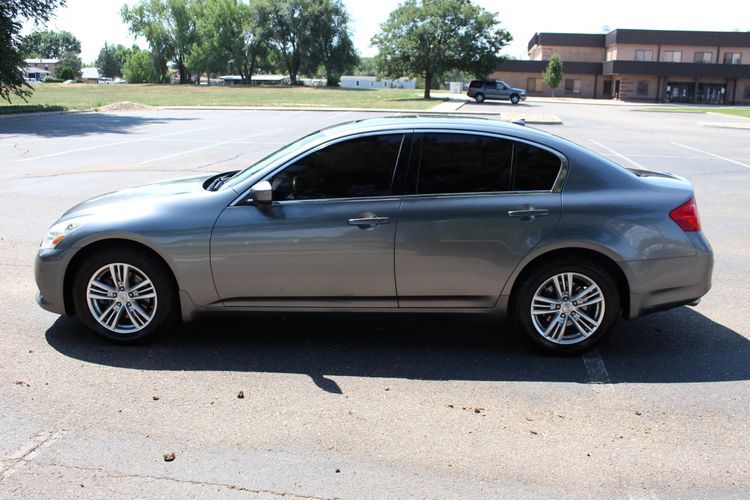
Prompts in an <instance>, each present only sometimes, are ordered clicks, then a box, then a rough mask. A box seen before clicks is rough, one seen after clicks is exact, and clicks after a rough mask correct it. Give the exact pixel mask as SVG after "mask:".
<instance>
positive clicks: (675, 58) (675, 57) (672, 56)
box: [661, 50, 682, 62]
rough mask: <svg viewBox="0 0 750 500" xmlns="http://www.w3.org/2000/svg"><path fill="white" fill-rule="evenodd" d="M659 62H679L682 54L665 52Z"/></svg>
mask: <svg viewBox="0 0 750 500" xmlns="http://www.w3.org/2000/svg"><path fill="white" fill-rule="evenodd" d="M661 60H662V61H664V62H681V61H682V52H681V51H679V50H665V51H664V53H663V54H662V56H661Z"/></svg>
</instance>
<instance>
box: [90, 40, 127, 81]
mask: <svg viewBox="0 0 750 500" xmlns="http://www.w3.org/2000/svg"><path fill="white" fill-rule="evenodd" d="M121 47H122V46H121ZM116 51H117V48H116V47H115V46H114V45H109V44H107V42H104V47H102V50H100V51H99V57H97V58H96V62H95V63H94V65H95V66H96V69H98V70H99V74H100V75H101V76H106V77H108V78H114V77H116V76H120V74H121V71H122V68H121V66H120V61H118V60H117V58H116V57H115V52H116Z"/></svg>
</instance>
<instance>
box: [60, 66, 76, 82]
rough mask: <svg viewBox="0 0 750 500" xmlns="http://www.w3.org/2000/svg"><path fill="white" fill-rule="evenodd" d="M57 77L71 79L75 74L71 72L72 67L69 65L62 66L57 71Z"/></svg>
mask: <svg viewBox="0 0 750 500" xmlns="http://www.w3.org/2000/svg"><path fill="white" fill-rule="evenodd" d="M57 77H58V78H59V79H60V80H73V79H74V78H75V77H76V74H75V73H74V72H73V68H71V67H70V66H64V67H63V68H62V69H60V71H59V72H58V73H57Z"/></svg>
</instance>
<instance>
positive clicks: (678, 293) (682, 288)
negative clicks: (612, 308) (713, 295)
mask: <svg viewBox="0 0 750 500" xmlns="http://www.w3.org/2000/svg"><path fill="white" fill-rule="evenodd" d="M690 239H691V241H692V242H693V245H694V246H695V247H696V250H697V253H696V254H695V255H693V256H690V257H679V258H673V259H652V260H640V261H629V262H624V263H622V264H624V265H625V266H626V267H627V274H629V282H630V314H629V315H628V316H629V318H637V317H638V316H643V315H644V314H648V313H651V312H655V311H661V310H665V309H671V308H673V307H679V306H682V305H695V304H697V303H698V301H700V298H701V297H703V296H704V295H705V294H706V293H708V291H709V290H710V289H711V275H712V273H713V267H714V256H713V252H712V251H711V247H710V245H709V244H708V242H707V241H706V239H705V238H704V237H703V235H702V234H701V233H692V234H691V235H690Z"/></svg>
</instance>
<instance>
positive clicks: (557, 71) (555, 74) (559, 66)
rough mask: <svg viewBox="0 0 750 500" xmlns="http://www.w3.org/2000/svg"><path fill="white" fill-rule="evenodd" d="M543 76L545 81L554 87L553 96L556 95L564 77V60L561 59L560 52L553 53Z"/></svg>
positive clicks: (550, 86)
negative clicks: (556, 90)
mask: <svg viewBox="0 0 750 500" xmlns="http://www.w3.org/2000/svg"><path fill="white" fill-rule="evenodd" d="M542 78H544V83H546V84H547V86H548V87H549V88H551V89H552V97H555V89H556V88H557V87H558V85H560V82H561V81H562V79H563V62H562V59H560V54H552V57H550V58H549V63H547V67H546V68H545V69H544V72H543V73H542Z"/></svg>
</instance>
